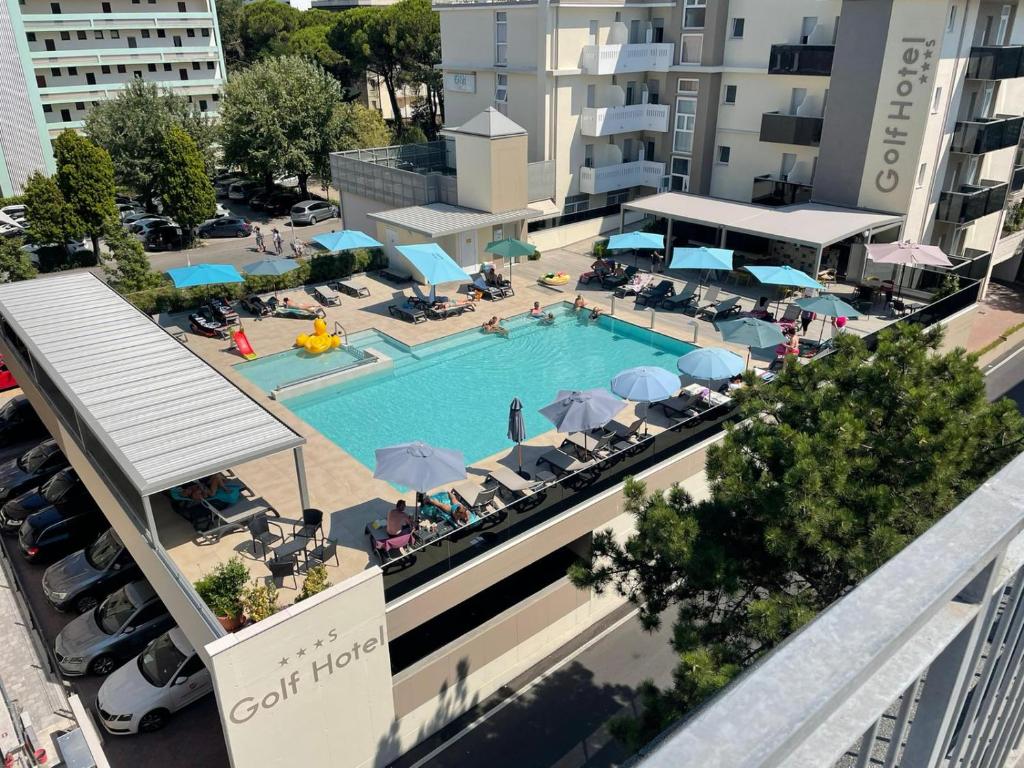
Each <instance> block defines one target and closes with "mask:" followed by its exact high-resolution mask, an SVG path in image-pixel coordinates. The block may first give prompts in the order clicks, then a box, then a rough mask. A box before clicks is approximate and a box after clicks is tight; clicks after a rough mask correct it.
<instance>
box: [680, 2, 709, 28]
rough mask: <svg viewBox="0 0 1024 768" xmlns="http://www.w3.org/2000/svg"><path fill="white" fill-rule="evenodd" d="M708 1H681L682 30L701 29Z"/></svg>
mask: <svg viewBox="0 0 1024 768" xmlns="http://www.w3.org/2000/svg"><path fill="white" fill-rule="evenodd" d="M707 5H708V0H683V28H684V29H703V28H704V16H705V15H706V13H707Z"/></svg>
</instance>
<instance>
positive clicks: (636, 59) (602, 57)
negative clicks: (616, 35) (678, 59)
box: [583, 43, 674, 75]
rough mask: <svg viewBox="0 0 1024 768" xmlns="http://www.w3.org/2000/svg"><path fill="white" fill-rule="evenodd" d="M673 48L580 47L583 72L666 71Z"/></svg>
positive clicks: (661, 45)
mask: <svg viewBox="0 0 1024 768" xmlns="http://www.w3.org/2000/svg"><path fill="white" fill-rule="evenodd" d="M673 48H674V46H673V45H672V43H627V44H624V45H586V46H584V47H583V71H584V72H585V73H587V74H588V75H616V74H619V73H620V72H668V68H669V67H671V66H672V52H673Z"/></svg>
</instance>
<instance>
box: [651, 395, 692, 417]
mask: <svg viewBox="0 0 1024 768" xmlns="http://www.w3.org/2000/svg"><path fill="white" fill-rule="evenodd" d="M696 404H697V397H696V396H695V395H690V394H684V395H678V396H677V397H670V398H668V400H659V401H658V402H656V403H651V407H652V408H661V410H662V412H663V413H664V414H665V415H666V416H672V415H673V414H675V415H677V416H688V415H690V412H691V411H693V410H694V406H696Z"/></svg>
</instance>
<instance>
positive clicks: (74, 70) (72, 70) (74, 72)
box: [68, 67, 78, 77]
mask: <svg viewBox="0 0 1024 768" xmlns="http://www.w3.org/2000/svg"><path fill="white" fill-rule="evenodd" d="M68 74H69V75H70V76H71V77H74V76H75V75H77V74H78V67H68Z"/></svg>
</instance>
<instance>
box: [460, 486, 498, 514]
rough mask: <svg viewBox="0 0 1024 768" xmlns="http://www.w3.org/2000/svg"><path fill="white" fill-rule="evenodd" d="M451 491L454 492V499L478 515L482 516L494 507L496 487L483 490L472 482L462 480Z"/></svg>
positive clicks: (482, 487) (483, 488)
mask: <svg viewBox="0 0 1024 768" xmlns="http://www.w3.org/2000/svg"><path fill="white" fill-rule="evenodd" d="M452 490H453V491H455V497H456V499H457V500H458V501H460V502H461V503H462V504H465V505H466V507H468V508H469V509H471V510H472V511H474V512H476V513H477V514H478V515H481V516H483V515H484V514H486V513H487V512H488V511H489V510H490V508H491V507H492V506H494V497H495V495H496V494H497V493H498V486H497V485H495V486H492V487H490V488H485V487H484V486H482V485H480V484H479V483H476V482H474V481H472V480H464V481H463V482H461V483H459V484H458V485H456V486H455V487H454V488H452Z"/></svg>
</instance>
